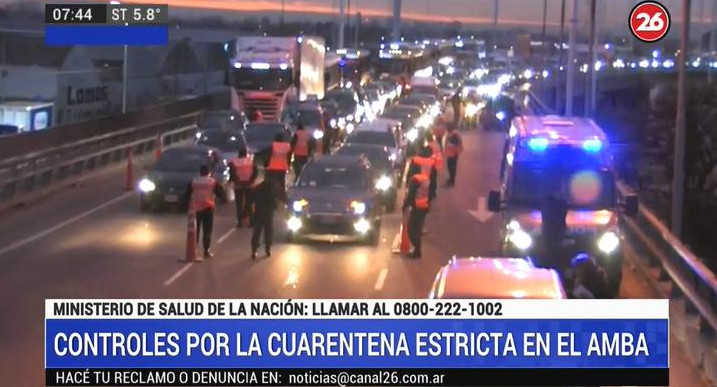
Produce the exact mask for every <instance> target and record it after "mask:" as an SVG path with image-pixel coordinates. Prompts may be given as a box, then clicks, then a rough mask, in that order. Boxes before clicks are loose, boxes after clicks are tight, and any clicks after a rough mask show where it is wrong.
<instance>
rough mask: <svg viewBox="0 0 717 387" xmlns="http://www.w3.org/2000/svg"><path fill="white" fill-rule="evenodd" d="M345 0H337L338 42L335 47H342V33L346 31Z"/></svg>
mask: <svg viewBox="0 0 717 387" xmlns="http://www.w3.org/2000/svg"><path fill="white" fill-rule="evenodd" d="M345 2H346V0H339V44H338V46H337V47H336V48H337V49H339V48H344V33H345V32H346V31H345V30H346V3H345Z"/></svg>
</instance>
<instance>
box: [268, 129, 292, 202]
mask: <svg viewBox="0 0 717 387" xmlns="http://www.w3.org/2000/svg"><path fill="white" fill-rule="evenodd" d="M270 152H271V153H270V154H269V157H267V158H266V161H265V165H264V166H265V167H266V176H267V177H269V178H271V179H274V180H276V181H277V183H279V186H280V189H281V191H280V192H281V200H282V201H286V174H287V173H288V172H289V163H290V161H291V144H290V143H288V142H286V140H284V135H283V134H281V133H279V134H277V135H276V137H275V138H274V142H273V143H272V144H271V150H270Z"/></svg>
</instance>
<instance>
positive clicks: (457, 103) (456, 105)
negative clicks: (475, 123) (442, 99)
mask: <svg viewBox="0 0 717 387" xmlns="http://www.w3.org/2000/svg"><path fill="white" fill-rule="evenodd" d="M462 92H463V90H462V89H460V88H459V89H458V90H457V91H456V93H455V94H453V97H451V106H452V107H453V126H455V127H456V128H457V127H458V126H459V125H460V123H461V117H462V115H463V110H462V109H461V108H462V106H463V98H462V97H461V93H462Z"/></svg>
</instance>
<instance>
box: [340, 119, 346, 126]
mask: <svg viewBox="0 0 717 387" xmlns="http://www.w3.org/2000/svg"><path fill="white" fill-rule="evenodd" d="M344 125H346V118H344V117H339V126H344Z"/></svg>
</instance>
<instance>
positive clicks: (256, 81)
mask: <svg viewBox="0 0 717 387" xmlns="http://www.w3.org/2000/svg"><path fill="white" fill-rule="evenodd" d="M290 86H291V70H290V69H287V70H281V69H268V70H255V69H251V68H249V69H244V68H242V69H234V87H235V88H237V89H238V90H270V91H274V90H286V89H288V88H289V87H290Z"/></svg>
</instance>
